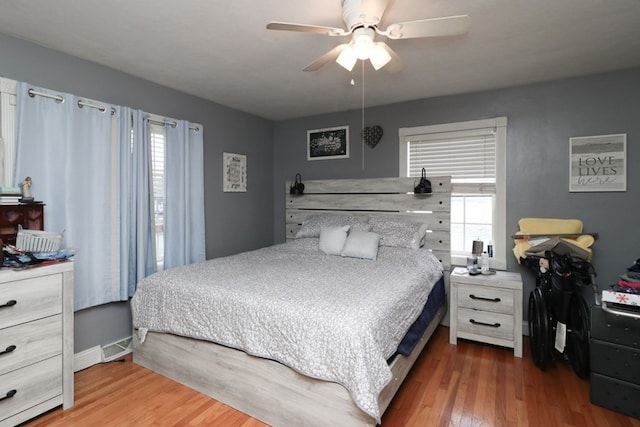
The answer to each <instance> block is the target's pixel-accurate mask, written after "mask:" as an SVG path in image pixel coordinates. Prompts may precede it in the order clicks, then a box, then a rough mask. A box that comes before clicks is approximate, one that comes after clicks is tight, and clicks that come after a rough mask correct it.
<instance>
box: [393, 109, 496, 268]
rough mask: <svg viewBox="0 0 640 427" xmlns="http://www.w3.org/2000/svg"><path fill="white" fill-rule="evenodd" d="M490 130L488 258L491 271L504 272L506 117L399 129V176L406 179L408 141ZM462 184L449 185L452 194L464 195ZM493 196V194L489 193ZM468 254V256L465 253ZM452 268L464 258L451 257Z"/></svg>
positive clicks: (458, 256) (460, 263) (463, 262)
mask: <svg viewBox="0 0 640 427" xmlns="http://www.w3.org/2000/svg"><path fill="white" fill-rule="evenodd" d="M487 128H492V129H494V131H495V139H496V141H495V142H496V184H495V198H494V201H495V202H494V209H493V221H492V225H493V237H494V238H493V241H492V242H493V246H494V248H493V251H494V257H493V258H492V259H491V262H490V265H491V268H495V269H499V270H506V268H507V251H508V249H507V230H506V226H507V225H506V223H507V221H506V218H507V215H506V213H507V212H506V211H507V209H506V206H507V182H506V176H507V173H506V170H507V118H506V117H496V118H493V119H484V120H471V121H463V122H452V123H444V124H436V125H427V126H417V127H407V128H400V129H399V132H398V134H399V140H400V141H399V172H400V173H399V175H400V176H409V170H408V165H409V161H408V160H409V153H408V146H409V144H408V143H409V141H410V140H411V139H415V137H416V136H418V135H428V134H437V133H445V132H464V131H470V132H473V131H480V130H482V129H487ZM464 186H465V184H456V183H452V189H451V193H452V194H454V195H455V194H456V193H459V194H465V193H466V192H465V191H464ZM491 194H493V193H491ZM469 255H470V254H469ZM451 263H452V264H453V265H462V266H465V265H466V256H461V255H453V254H452V255H451Z"/></svg>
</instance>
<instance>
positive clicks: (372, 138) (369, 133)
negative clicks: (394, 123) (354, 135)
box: [362, 126, 382, 148]
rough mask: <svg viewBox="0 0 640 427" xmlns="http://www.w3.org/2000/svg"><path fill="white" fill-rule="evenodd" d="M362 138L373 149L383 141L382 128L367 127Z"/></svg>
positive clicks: (363, 130)
mask: <svg viewBox="0 0 640 427" xmlns="http://www.w3.org/2000/svg"><path fill="white" fill-rule="evenodd" d="M362 138H363V139H364V142H365V143H366V144H367V145H368V146H369V147H371V148H373V147H375V146H376V145H377V144H378V142H380V139H382V127H380V126H371V127H369V126H367V127H365V128H364V129H362Z"/></svg>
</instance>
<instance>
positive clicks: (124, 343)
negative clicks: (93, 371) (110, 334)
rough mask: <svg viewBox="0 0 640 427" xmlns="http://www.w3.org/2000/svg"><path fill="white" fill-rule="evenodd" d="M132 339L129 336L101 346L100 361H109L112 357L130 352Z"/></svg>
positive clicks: (115, 357)
mask: <svg viewBox="0 0 640 427" xmlns="http://www.w3.org/2000/svg"><path fill="white" fill-rule="evenodd" d="M131 350H132V339H131V337H128V338H125V339H123V340H120V341H118V342H114V343H112V344H108V345H105V346H103V347H102V362H111V361H112V360H114V359H117V358H119V357H122V356H124V355H125V354H129V353H131Z"/></svg>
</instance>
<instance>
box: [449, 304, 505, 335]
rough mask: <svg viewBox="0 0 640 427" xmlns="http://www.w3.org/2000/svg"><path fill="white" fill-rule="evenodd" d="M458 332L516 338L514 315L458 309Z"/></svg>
mask: <svg viewBox="0 0 640 427" xmlns="http://www.w3.org/2000/svg"><path fill="white" fill-rule="evenodd" d="M457 322H458V332H459V333H462V334H464V333H469V334H474V335H478V336H484V337H493V338H498V339H502V340H507V341H513V339H514V322H513V315H508V314H501V313H492V312H488V311H480V310H473V309H468V308H460V309H458V318H457Z"/></svg>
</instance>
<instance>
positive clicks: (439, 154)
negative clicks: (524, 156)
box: [400, 117, 507, 269]
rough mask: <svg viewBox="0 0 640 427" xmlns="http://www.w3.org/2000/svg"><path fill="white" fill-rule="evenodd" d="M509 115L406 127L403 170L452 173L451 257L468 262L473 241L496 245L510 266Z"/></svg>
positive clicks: (495, 263)
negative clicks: (507, 228) (508, 213)
mask: <svg viewBox="0 0 640 427" xmlns="http://www.w3.org/2000/svg"><path fill="white" fill-rule="evenodd" d="M506 134H507V118H506V117H499V118H495V119H489V120H476V121H469V122H458V123H448V124H443V125H433V126H421V127H415V128H402V129H400V174H401V175H402V176H415V177H419V176H420V174H421V171H422V168H425V169H426V171H427V176H451V182H452V195H451V261H452V263H453V264H455V265H466V260H465V258H466V257H467V256H469V255H470V254H471V245H472V242H473V240H478V239H479V240H482V241H483V242H484V245H485V250H486V247H487V245H488V244H489V242H491V243H492V244H493V250H494V258H493V259H492V260H491V264H492V267H493V268H499V269H505V268H506V266H507V259H506V253H507V248H506V247H505V243H506V220H505V219H506V182H505V179H506V178H505V177H506Z"/></svg>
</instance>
